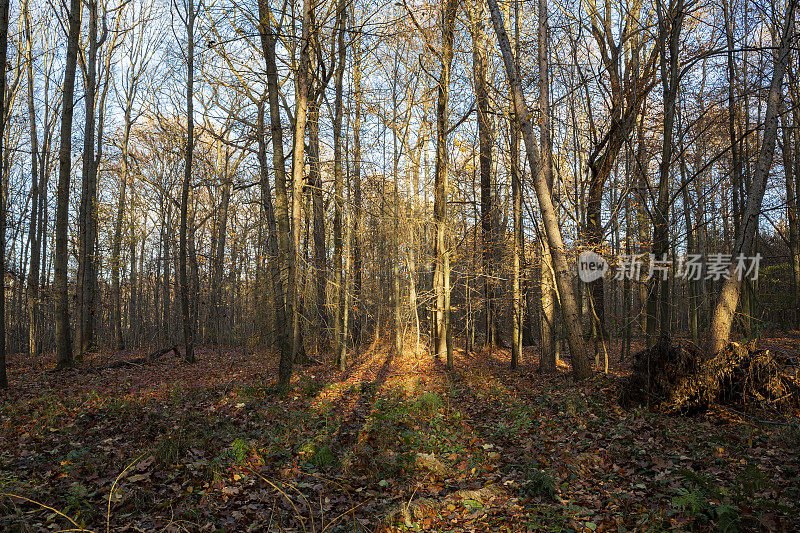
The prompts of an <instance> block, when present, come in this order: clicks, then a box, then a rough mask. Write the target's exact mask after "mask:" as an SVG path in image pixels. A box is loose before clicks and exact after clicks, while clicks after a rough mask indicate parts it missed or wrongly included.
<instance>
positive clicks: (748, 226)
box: [708, 0, 796, 354]
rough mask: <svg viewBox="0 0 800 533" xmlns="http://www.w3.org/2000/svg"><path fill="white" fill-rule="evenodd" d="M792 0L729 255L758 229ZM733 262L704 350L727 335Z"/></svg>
mask: <svg viewBox="0 0 800 533" xmlns="http://www.w3.org/2000/svg"><path fill="white" fill-rule="evenodd" d="M795 4H796V2H795V1H794V0H789V2H788V3H787V5H786V16H785V18H784V21H783V30H782V31H781V37H780V44H779V46H778V50H777V53H776V54H775V60H774V66H773V71H772V82H771V84H770V88H769V93H768V95H767V109H766V112H765V116H764V134H763V136H762V139H761V149H760V150H759V154H758V163H757V164H756V168H755V174H754V175H753V178H752V181H751V183H750V190H749V191H748V194H747V204H746V206H745V210H744V215H743V218H742V222H741V229H740V231H739V235H738V237H737V238H736V244H735V245H734V247H733V250H732V252H733V257H737V256H739V255H740V254H744V253H749V251H750V250H752V247H753V242H754V241H755V237H756V232H757V230H758V215H759V213H760V211H761V202H762V200H763V199H764V191H765V190H766V185H767V178H768V177H769V173H770V170H771V168H772V159H773V156H774V155H775V140H776V138H777V134H778V109H779V107H780V103H781V85H782V83H783V76H784V74H785V73H786V67H787V64H788V61H789V56H790V51H791V48H790V45H791V42H792V41H793V32H792V28H794V10H795ZM736 266H737V265H736V262H734V263H732V264H731V266H730V269H729V273H728V274H729V275H728V278H727V279H726V280H725V283H724V284H723V285H722V291H721V292H720V294H719V297H718V298H717V303H716V305H715V307H714V314H713V316H712V318H711V328H710V331H709V339H708V351H709V352H710V353H714V354H716V353H718V352H719V351H721V350H722V349H723V348H724V347H725V346H726V345H727V344H728V340H729V338H730V334H731V326H732V324H733V315H734V313H735V312H736V306H737V305H738V303H739V296H740V293H741V287H742V277H743V276H741V275H740V274H742V273H741V272H737V271H736Z"/></svg>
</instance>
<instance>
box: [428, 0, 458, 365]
mask: <svg viewBox="0 0 800 533" xmlns="http://www.w3.org/2000/svg"><path fill="white" fill-rule="evenodd" d="M457 7H458V0H447V2H446V3H445V5H444V6H443V9H442V50H441V59H442V71H441V73H440V75H439V87H438V96H437V102H436V127H437V132H436V175H435V184H434V188H435V194H434V207H433V218H434V222H435V224H436V267H435V272H434V280H435V286H436V356H437V357H438V358H439V360H442V359H445V360H446V361H447V367H448V368H452V366H453V347H452V343H451V338H450V253H449V250H448V249H447V239H446V235H447V196H448V186H449V185H448V181H449V177H448V172H449V168H448V164H449V157H448V156H449V154H448V149H447V130H448V128H449V125H448V116H449V107H450V106H449V95H450V69H451V67H452V61H453V39H454V33H455V19H456V9H457Z"/></svg>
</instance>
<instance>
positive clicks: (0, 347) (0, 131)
mask: <svg viewBox="0 0 800 533" xmlns="http://www.w3.org/2000/svg"><path fill="white" fill-rule="evenodd" d="M73 3H74V2H73ZM9 5H10V1H9V0H0V168H1V169H2V170H0V250H2V253H3V255H2V256H0V388H3V389H4V388H7V387H8V377H7V375H6V216H7V209H6V202H7V201H8V174H7V172H6V168H5V165H3V164H2V162H3V161H5V149H6V146H5V138H6V137H5V131H6V115H7V113H6V98H5V96H6V64H7V60H8V16H9V15H8V12H9Z"/></svg>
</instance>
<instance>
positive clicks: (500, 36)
mask: <svg viewBox="0 0 800 533" xmlns="http://www.w3.org/2000/svg"><path fill="white" fill-rule="evenodd" d="M488 2H489V9H490V10H491V13H492V21H493V23H494V29H495V33H496V34H497V40H498V42H499V45H500V50H501V52H502V54H503V62H504V64H505V69H506V76H507V77H508V81H509V85H510V86H511V91H512V96H513V101H514V113H515V115H516V116H517V120H518V121H519V123H520V127H521V129H522V136H523V139H524V141H525V148H526V151H527V154H528V164H529V165H530V168H531V173H532V174H533V175H534V188H535V190H536V197H537V198H538V200H539V209H540V210H541V212H542V223H543V226H544V229H545V233H546V234H547V241H548V244H549V245H550V250H551V253H552V256H553V267H554V271H555V279H556V285H557V287H558V292H559V295H560V296H561V309H562V314H563V318H564V324H565V326H566V329H567V339H568V342H569V347H570V356H571V358H572V368H573V372H574V374H575V377H576V378H577V379H584V378H587V377H589V376H591V374H592V369H591V366H590V365H589V362H588V360H587V358H586V349H585V346H584V341H583V334H582V332H581V323H580V318H579V315H578V307H577V305H576V304H575V295H574V292H573V290H572V282H571V280H570V274H569V267H568V266H567V258H566V254H565V252H564V242H563V240H562V238H561V228H560V227H559V224H558V218H557V215H556V210H555V207H554V206H553V201H552V198H551V196H550V190H549V188H548V186H547V181H546V179H545V176H544V174H543V173H541V172H537V166H538V165H539V160H540V158H539V153H538V152H539V150H538V147H537V146H536V141H535V139H534V136H533V127H532V125H531V122H530V120H529V118H528V112H527V109H526V106H525V96H524V94H523V92H522V84H521V83H520V79H519V73H518V72H517V71H516V68H515V66H514V56H513V53H512V52H511V45H510V43H509V40H508V35H507V34H506V31H505V28H504V25H503V15H502V13H500V8H499V7H498V5H497V0H488Z"/></svg>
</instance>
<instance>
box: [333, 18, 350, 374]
mask: <svg viewBox="0 0 800 533" xmlns="http://www.w3.org/2000/svg"><path fill="white" fill-rule="evenodd" d="M338 16H339V18H340V22H339V34H338V36H337V37H338V43H339V50H338V54H339V60H338V61H339V62H338V63H337V65H336V75H335V78H334V86H335V93H336V96H335V100H334V105H333V181H334V185H333V189H334V190H333V195H334V213H333V286H334V291H335V294H336V296H335V298H334V305H335V306H336V307H335V311H334V315H335V316H334V325H333V337H334V350H335V352H336V353H335V355H336V361H337V362H338V363H339V366H340V368H342V369H344V368H346V366H347V361H346V360H345V361H343V359H346V347H347V338H346V337H344V338H343V336H342V332H343V331H346V327H345V326H343V325H342V320H343V319H344V316H345V291H344V287H343V281H344V275H343V272H342V263H343V254H344V253H345V252H344V250H343V247H342V244H343V243H342V239H343V235H342V233H343V232H344V230H343V227H342V218H343V215H344V172H343V171H342V118H343V108H344V102H343V100H344V98H343V78H344V66H345V60H346V59H347V46H346V45H345V23H346V19H347V11H346V10H345V6H344V5H340V6H339V13H338Z"/></svg>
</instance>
